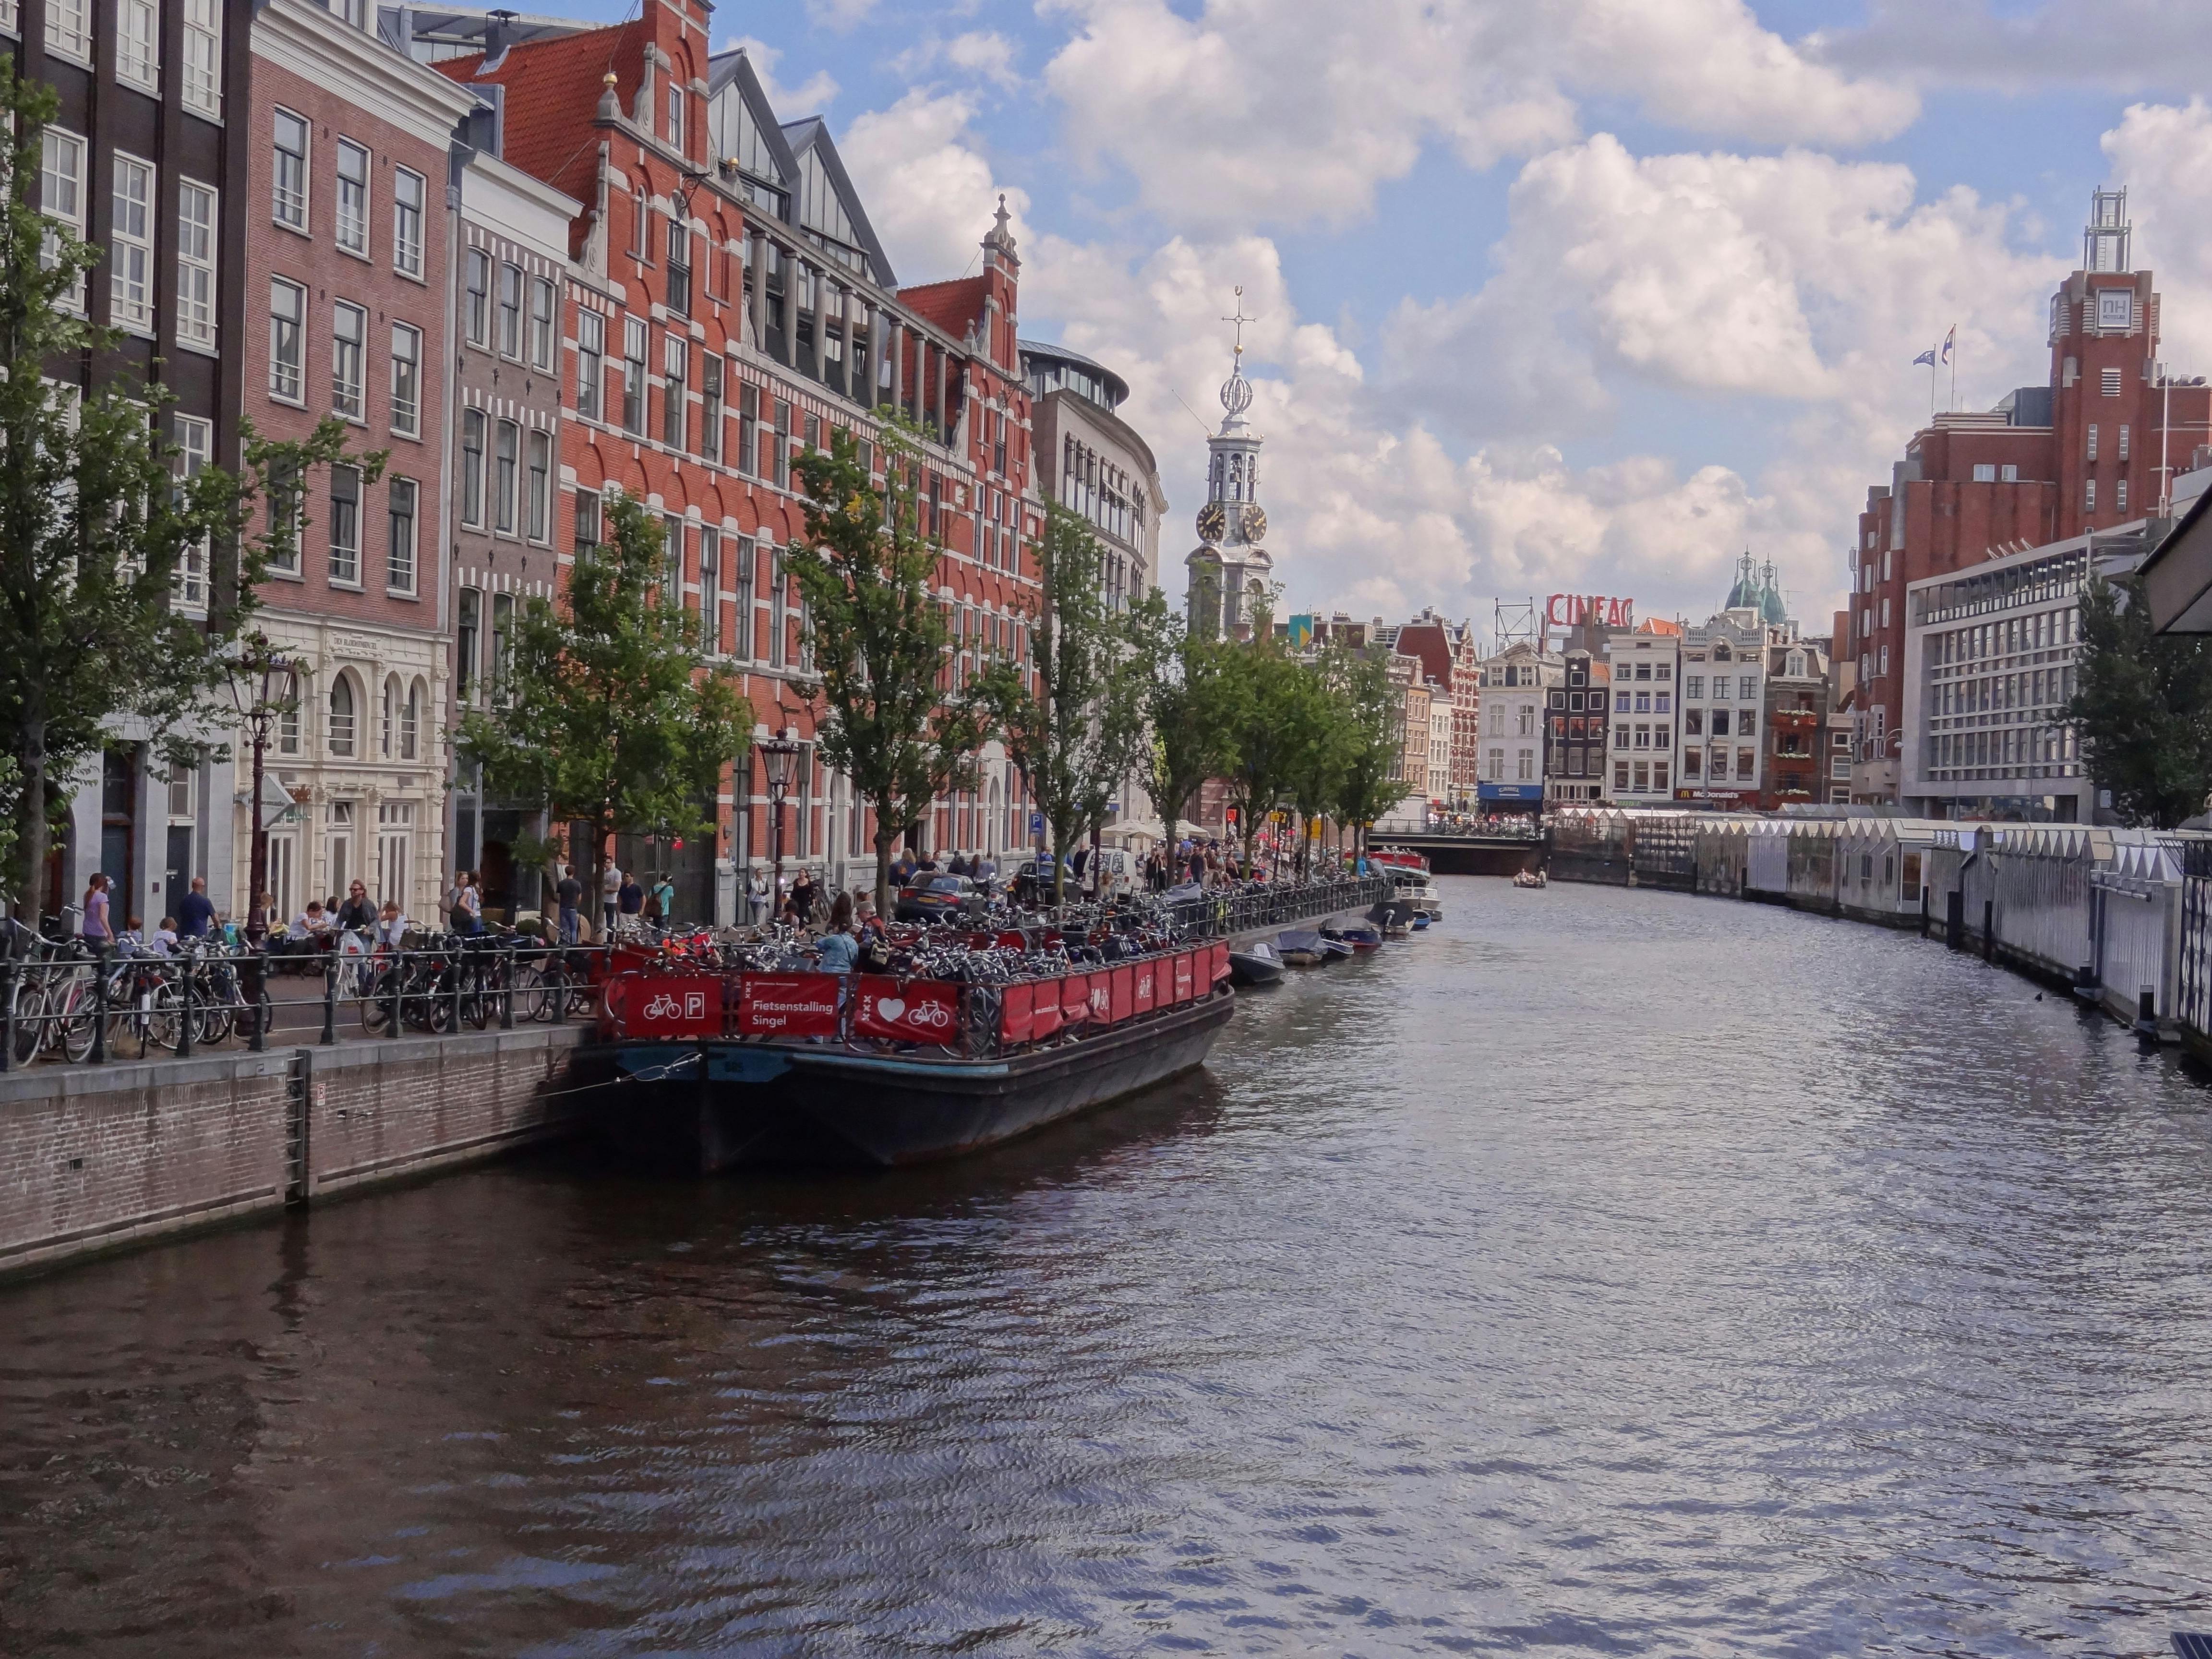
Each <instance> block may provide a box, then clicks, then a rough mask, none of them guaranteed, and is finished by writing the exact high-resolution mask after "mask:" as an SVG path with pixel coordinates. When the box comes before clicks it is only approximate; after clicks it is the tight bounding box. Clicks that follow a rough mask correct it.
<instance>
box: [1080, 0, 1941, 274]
mask: <svg viewBox="0 0 2212 1659" xmlns="http://www.w3.org/2000/svg"><path fill="white" fill-rule="evenodd" d="M1050 5H1051V9H1054V10H1056V11H1058V12H1060V13H1062V14H1064V15H1068V16H1070V17H1072V18H1073V20H1074V22H1075V26H1076V27H1075V33H1074V35H1073V38H1072V39H1071V40H1069V41H1068V43H1067V44H1066V46H1063V47H1062V48H1061V49H1060V52H1059V53H1058V54H1057V55H1056V56H1054V58H1053V59H1052V61H1051V63H1050V64H1048V66H1047V68H1046V71H1045V77H1046V81H1047V83H1048V86H1049V87H1050V88H1051V89H1052V91H1053V92H1054V94H1057V95H1058V97H1059V98H1060V101H1061V102H1062V104H1063V105H1064V106H1065V110H1066V136H1067V142H1068V143H1069V144H1070V146H1071V148H1072V149H1073V150H1074V151H1075V152H1076V153H1077V154H1078V155H1079V156H1080V157H1082V158H1083V159H1085V161H1091V162H1109V161H1110V162H1114V163H1117V164H1119V165H1120V166H1121V167H1126V168H1127V170H1128V172H1129V173H1130V175H1131V177H1132V179H1133V182H1134V185H1135V189H1136V193H1137V197H1138V198H1139V201H1140V203H1141V204H1143V205H1144V206H1146V207H1147V208H1149V209H1151V210H1153V211H1155V212H1157V213H1158V214H1159V215H1160V216H1162V217H1164V219H1166V220H1167V221H1168V222H1170V224H1171V225H1173V226H1176V227H1179V228H1186V229H1198V230H1202V231H1204V232H1206V233H1207V234H1220V233H1222V232H1224V231H1235V230H1238V229H1243V228H1250V227H1253V226H1255V225H1259V224H1261V223H1266V222H1290V223H1297V222H1310V221H1319V222H1327V223H1337V224H1341V223H1344V222H1348V221H1350V220H1352V219H1354V218H1356V217H1358V216H1360V215H1361V214H1363V213H1364V212H1365V211H1366V210H1368V209H1369V207H1370V205H1371V204H1372V202H1373V199H1374V193H1375V191H1376V186H1377V185H1380V184H1382V183H1383V182H1384V181H1386V180H1389V179H1395V178H1399V177H1402V176H1403V175H1404V174H1405V173H1407V172H1408V171H1410V170H1411V168H1412V167H1413V164H1414V162H1415V161H1416V160H1418V158H1419V155H1420V153H1421V151H1422V149H1423V148H1424V147H1425V145H1427V144H1429V143H1449V145H1451V146H1452V147H1453V148H1454V149H1455V151H1456V152H1457V153H1458V155H1460V156H1461V158H1462V160H1463V161H1466V162H1467V163H1468V165H1469V166H1472V167H1488V166H1490V165H1492V163H1493V162H1494V161H1498V159H1500V158H1501V157H1505V156H1511V155H1529V154H1533V153H1535V152H1536V151H1538V150H1540V149H1543V148H1545V147H1547V146H1551V145H1557V144H1560V143H1565V142H1567V141H1569V140H1570V139H1571V138H1572V137H1573V136H1574V132H1575V125H1576V113H1575V106H1574V103H1573V101H1572V100H1573V96H1574V94H1577V93H1581V92H1591V93H1597V94H1606V95H1617V96H1623V97H1626V98H1629V99H1631V100H1635V101H1637V102H1638V104H1640V105H1641V106H1642V107H1643V108H1644V110H1645V112H1647V113H1648V114H1650V116H1651V117H1652V118H1655V119H1657V120H1660V121H1663V122H1667V123H1669V124H1672V125H1678V126H1681V127H1684V128H1686V129H1689V130H1692V131H1703V132H1713V133H1717V134H1723V135H1726V136H1729V137H1742V138H1747V139H1751V140H1753V141H1756V142H1761V143H1769V142H1790V141H1805V142H1816V143H1865V142H1868V141H1869V140H1873V139H1876V138H1881V137H1889V136H1891V135H1893V134H1894V133H1895V132H1897V131H1900V130H1901V129H1902V128H1903V127H1904V126H1905V125H1907V124H1908V123H1909V122H1910V121H1911V119H1912V118H1913V115H1914V114H1915V112H1916V111H1917V100H1915V98H1914V96H1913V94H1911V92H1910V91H1909V90H1908V89H1905V88H1902V87H1900V86H1898V85H1895V84H1892V83H1884V82H1870V81H1852V80H1849V79H1847V78H1845V77H1844V76H1843V75H1841V74H1839V73H1838V71H1837V70H1833V69H1831V68H1827V67H1825V66H1823V65H1820V64H1813V63H1810V62H1808V61H1807V60H1806V59H1805V58H1803V57H1802V55H1800V54H1799V53H1798V52H1796V50H1795V49H1794V48H1792V47H1791V46H1790V45H1789V44H1788V43H1786V42H1785V41H1784V40H1781V39H1780V37H1778V36H1777V35H1774V34H1773V33H1770V32H1768V31H1766V30H1765V29H1763V28H1761V27H1759V24H1758V21H1757V20H1756V19H1755V18H1754V17H1753V15H1752V14H1751V12H1750V10H1749V9H1748V8H1747V6H1746V5H1744V4H1743V3H1741V0H1559V3H1556V4H1553V5H1547V6H1529V5H1527V4H1524V3H1519V0H1364V3H1362V4H1359V5H1357V6H1346V5H1342V4H1340V3H1337V0H1207V3H1206V5H1205V6H1204V8H1203V9H1202V10H1201V11H1200V13H1199V15H1197V16H1196V17H1195V18H1189V17H1185V16H1183V15H1180V14H1179V13H1178V12H1177V11H1176V10H1175V9H1172V8H1171V7H1170V5H1169V4H1168V3H1167V0H1050Z"/></svg>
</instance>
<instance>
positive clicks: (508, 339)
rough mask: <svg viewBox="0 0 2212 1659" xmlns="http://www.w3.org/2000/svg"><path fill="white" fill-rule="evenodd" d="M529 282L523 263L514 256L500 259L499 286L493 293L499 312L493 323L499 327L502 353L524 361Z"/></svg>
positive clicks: (499, 341) (494, 302) (504, 355)
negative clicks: (516, 262) (523, 269)
mask: <svg viewBox="0 0 2212 1659" xmlns="http://www.w3.org/2000/svg"><path fill="white" fill-rule="evenodd" d="M527 286H528V285H527V284H526V283H525V282H524V281H523V274H522V267H521V266H520V265H519V264H515V263H514V262H513V260H512V259H502V260H501V262H500V266H499V289H498V292H497V293H496V294H495V295H494V296H493V306H494V308H495V310H496V311H497V312H498V313H499V314H498V316H497V318H496V319H495V321H494V324H493V326H494V327H495V329H496V330H497V331H498V337H499V339H498V350H499V355H500V356H502V357H504V358H506V359H507V361H508V362H517V363H519V362H521V361H522V313H523V310H524V307H525V303H526V296H525V289H526V287H527Z"/></svg>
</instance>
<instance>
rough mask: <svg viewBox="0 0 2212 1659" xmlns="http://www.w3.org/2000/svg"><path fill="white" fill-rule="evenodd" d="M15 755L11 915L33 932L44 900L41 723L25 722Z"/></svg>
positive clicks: (43, 737) (43, 732)
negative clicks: (17, 863) (18, 856)
mask: <svg viewBox="0 0 2212 1659" xmlns="http://www.w3.org/2000/svg"><path fill="white" fill-rule="evenodd" d="M18 753H19V754H20V755H21V759H22V762H23V794H22V800H21V807H20V810H19V811H18V813H17V816H18V817H19V818H20V819H21V823H19V824H18V826H17V830H16V833H17V836H18V837H19V839H20V840H21V843H22V864H21V869H22V881H21V885H20V886H19V887H18V888H17V890H16V897H15V915H16V916H17V917H18V918H19V919H20V920H21V921H22V922H23V924H24V926H26V927H30V928H33V929H36V928H37V927H38V925H39V921H40V913H41V912H42V911H43V910H44V909H45V908H46V722H45V721H44V720H25V721H24V723H23V732H22V738H21V745H20V748H19V750H18Z"/></svg>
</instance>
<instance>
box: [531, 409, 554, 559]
mask: <svg viewBox="0 0 2212 1659" xmlns="http://www.w3.org/2000/svg"><path fill="white" fill-rule="evenodd" d="M529 507H530V513H529V532H530V539H531V540H532V541H533V542H544V541H550V540H551V539H552V536H553V435H552V434H551V433H550V432H532V434H531V435H530V486H529Z"/></svg>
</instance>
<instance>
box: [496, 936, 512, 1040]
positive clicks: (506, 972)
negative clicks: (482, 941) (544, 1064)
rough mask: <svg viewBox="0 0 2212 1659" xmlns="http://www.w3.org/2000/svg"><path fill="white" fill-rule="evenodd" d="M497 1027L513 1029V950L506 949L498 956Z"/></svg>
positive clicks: (507, 1029)
mask: <svg viewBox="0 0 2212 1659" xmlns="http://www.w3.org/2000/svg"><path fill="white" fill-rule="evenodd" d="M499 1029H500V1030H502V1031H512V1030H513V1029H514V952H513V951H506V952H505V953H503V954H502V956H501V958H500V970H499Z"/></svg>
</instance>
